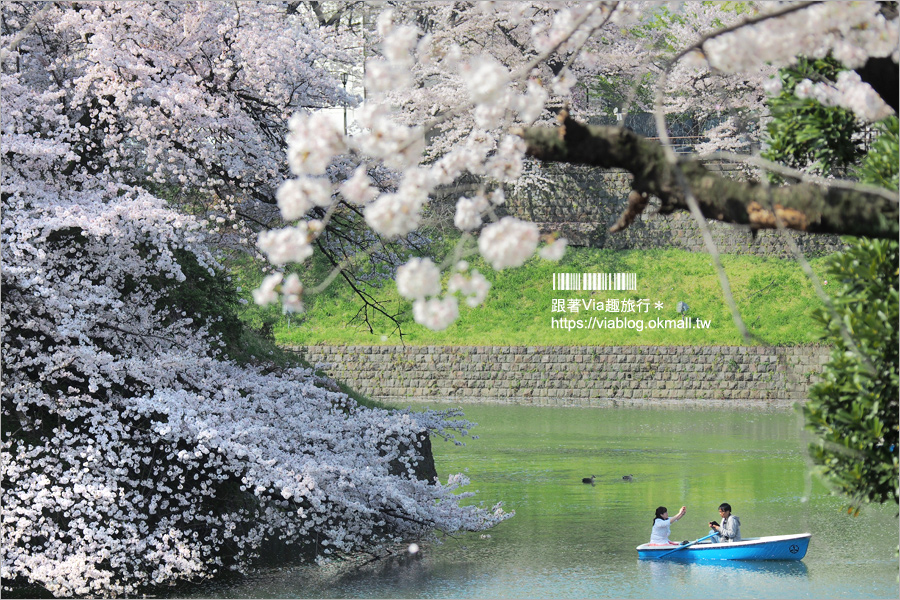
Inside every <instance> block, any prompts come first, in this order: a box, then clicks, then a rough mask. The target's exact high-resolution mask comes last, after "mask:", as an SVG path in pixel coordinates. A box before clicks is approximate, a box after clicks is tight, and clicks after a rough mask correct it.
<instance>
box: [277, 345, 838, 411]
mask: <svg viewBox="0 0 900 600" xmlns="http://www.w3.org/2000/svg"><path fill="white" fill-rule="evenodd" d="M292 350H294V351H296V352H298V353H300V354H301V355H302V356H303V357H304V358H305V359H306V360H307V361H308V362H309V363H311V364H313V365H316V366H318V367H319V368H321V369H322V370H323V371H325V373H327V374H328V375H329V376H331V377H333V378H335V379H337V380H339V381H342V382H344V383H346V384H348V385H349V386H350V387H352V388H354V389H356V390H358V391H359V392H361V393H363V394H365V395H367V396H369V397H371V398H373V399H376V400H383V401H397V400H409V399H416V400H428V401H430V402H452V403H457V404H464V403H478V402H504V403H515V404H536V405H560V406H564V405H574V406H607V405H610V404H625V405H630V404H641V403H670V404H698V403H699V404H706V405H710V406H714V405H721V404H723V403H724V404H727V405H743V404H754V405H758V404H766V405H784V404H790V403H793V402H796V401H803V400H804V399H805V398H806V396H807V392H808V390H809V386H810V384H811V383H812V382H814V381H815V380H816V377H817V376H818V374H819V373H820V372H821V368H822V365H823V364H824V363H825V362H827V360H828V355H829V349H828V348H827V347H823V346H803V347H735V346H708V347H682V346H573V347H564V346H519V347H500V346H298V347H294V348H292Z"/></svg>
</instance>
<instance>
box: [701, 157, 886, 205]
mask: <svg viewBox="0 0 900 600" xmlns="http://www.w3.org/2000/svg"><path fill="white" fill-rule="evenodd" d="M703 158H704V159H711V160H724V161H728V162H732V163H743V164H748V165H753V166H755V167H761V168H763V169H766V170H767V171H772V172H774V173H778V174H779V175H781V176H783V177H787V178H790V179H796V180H797V181H805V182H807V183H812V184H816V185H821V186H828V187H833V188H840V189H845V190H851V191H855V192H861V193H864V194H874V195H876V196H881V197H882V198H884V199H885V200H887V201H888V202H893V203H900V198H898V197H897V194H895V193H892V192H891V191H889V190H886V189H884V188H881V187H878V186H875V185H867V184H864V183H858V182H856V181H847V180H846V179H825V178H824V177H820V176H818V175H813V174H811V173H806V172H804V171H800V170H798V169H792V168H791V167H787V166H785V165H782V164H779V163H776V162H772V161H771V160H766V159H765V158H763V157H761V156H749V155H746V154H736V153H734V152H727V151H724V150H720V151H717V152H713V153H711V154H707V155H705V156H704V157H703Z"/></svg>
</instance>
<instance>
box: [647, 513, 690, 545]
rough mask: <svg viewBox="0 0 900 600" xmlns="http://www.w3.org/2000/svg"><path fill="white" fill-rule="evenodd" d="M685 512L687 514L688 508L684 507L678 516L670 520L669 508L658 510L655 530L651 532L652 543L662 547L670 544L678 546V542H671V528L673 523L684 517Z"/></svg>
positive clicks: (654, 522)
mask: <svg viewBox="0 0 900 600" xmlns="http://www.w3.org/2000/svg"><path fill="white" fill-rule="evenodd" d="M685 512H687V508H685V507H684V506H682V507H681V510H679V511H678V514H677V515H675V516H674V517H672V518H671V519H670V518H669V509H668V508H666V507H665V506H660V507H659V508H657V509H656V516H655V517H653V529H652V531H651V532H650V543H651V544H658V545H660V546H664V545H669V544H675V545H678V542H670V541H669V533H670V532H669V528H670V527H671V526H672V523H674V522H675V521H677V520H678V519H680V518H681V517H683V516H684V513H685Z"/></svg>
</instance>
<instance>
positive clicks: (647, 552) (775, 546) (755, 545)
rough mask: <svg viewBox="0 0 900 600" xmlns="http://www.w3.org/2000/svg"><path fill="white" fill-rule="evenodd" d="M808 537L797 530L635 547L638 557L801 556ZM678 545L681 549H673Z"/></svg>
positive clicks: (769, 558) (777, 558)
mask: <svg viewBox="0 0 900 600" xmlns="http://www.w3.org/2000/svg"><path fill="white" fill-rule="evenodd" d="M810 537H812V534H811V533H797V534H794V535H770V536H766V537H758V538H744V539H742V540H741V541H740V542H721V543H715V544H709V543H703V542H700V543H695V544H690V545H687V546H651V545H650V544H641V545H640V546H638V547H637V551H638V558H649V559H654V558H664V559H665V560H692V561H693V560H800V559H801V558H803V557H804V556H806V549H807V548H809V538H810ZM677 548H683V549H681V550H677V551H675V550H676V549H677ZM663 555H665V556H663Z"/></svg>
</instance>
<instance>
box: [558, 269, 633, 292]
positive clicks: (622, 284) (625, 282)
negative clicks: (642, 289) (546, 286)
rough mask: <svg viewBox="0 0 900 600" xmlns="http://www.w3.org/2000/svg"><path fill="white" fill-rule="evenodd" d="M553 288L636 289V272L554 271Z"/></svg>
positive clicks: (568, 289)
mask: <svg viewBox="0 0 900 600" xmlns="http://www.w3.org/2000/svg"><path fill="white" fill-rule="evenodd" d="M553 289H554V290H559V291H568V292H580V291H583V290H599V291H602V290H636V289H637V273H554V274H553Z"/></svg>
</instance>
